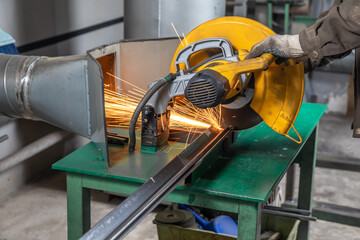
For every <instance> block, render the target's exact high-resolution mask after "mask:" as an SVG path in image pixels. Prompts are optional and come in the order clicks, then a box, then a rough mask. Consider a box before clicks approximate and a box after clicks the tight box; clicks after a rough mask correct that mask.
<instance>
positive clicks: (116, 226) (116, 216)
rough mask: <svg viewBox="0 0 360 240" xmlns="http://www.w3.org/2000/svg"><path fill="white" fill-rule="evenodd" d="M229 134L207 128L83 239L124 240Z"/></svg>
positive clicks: (226, 130)
mask: <svg viewBox="0 0 360 240" xmlns="http://www.w3.org/2000/svg"><path fill="white" fill-rule="evenodd" d="M229 133H230V130H229V129H225V130H222V131H220V130H215V129H211V128H210V129H208V130H207V131H206V132H205V133H204V134H203V135H201V136H200V137H199V138H198V139H197V140H195V141H194V142H193V143H192V144H191V145H190V146H189V147H187V148H186V149H185V150H184V151H183V152H181V153H180V154H179V155H178V156H176V157H175V158H174V159H173V160H172V161H171V162H170V163H168V164H167V165H166V166H165V167H164V168H163V169H161V170H160V171H159V172H158V173H157V174H156V175H155V176H153V177H152V178H150V180H148V181H147V182H145V183H144V184H143V185H142V186H141V187H140V188H138V190H136V191H135V192H134V193H133V194H132V195H130V196H129V197H128V198H127V199H125V201H123V202H122V203H121V204H120V205H119V206H117V207H116V208H115V209H114V210H112V211H111V212H110V213H109V214H108V215H107V216H105V217H104V218H103V219H102V220H101V221H100V222H98V223H97V224H96V225H95V226H94V227H93V228H91V229H90V230H89V231H88V232H87V233H85V235H84V236H82V237H81V238H80V239H81V240H90V239H98V240H104V239H111V240H115V239H123V238H124V237H125V236H126V235H127V234H128V233H129V232H130V231H131V230H132V229H133V228H134V227H135V226H136V225H137V224H138V223H139V222H140V221H141V220H142V219H143V218H144V217H145V216H146V215H147V214H148V213H149V212H150V211H151V210H153V209H154V208H155V207H156V206H157V205H158V204H159V203H160V202H161V201H162V200H163V199H164V198H165V197H166V196H167V195H168V194H169V193H171V191H172V190H174V189H175V187H176V186H177V185H178V184H179V183H180V182H182V181H183V180H184V179H185V178H186V177H187V176H188V175H189V174H190V173H191V172H192V171H193V170H195V168H196V167H198V166H199V165H200V163H201V161H202V159H204V158H205V157H206V156H207V155H208V154H209V153H210V152H211V150H213V149H214V148H215V147H216V146H218V144H222V143H223V139H224V138H225V137H226V136H228V134H229Z"/></svg>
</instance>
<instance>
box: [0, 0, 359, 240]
mask: <svg viewBox="0 0 360 240" xmlns="http://www.w3.org/2000/svg"><path fill="white" fill-rule="evenodd" d="M180 2H181V3H180ZM194 2H197V4H195V3H194ZM332 2H333V1H332V0H328V1H326V0H322V1H315V0H312V1H311V0H298V1H296V0H294V1H285V0H283V1H275V0H274V1H266V0H253V1H251V0H233V1H230V0H228V1H225V0H217V1H215V0H211V1H210V0H209V1H206V0H204V1H200V0H196V1H188V0H186V1H183V2H182V1H178V0H167V1H166V2H165V0H148V1H146V0H133V1H130V0H125V3H124V1H123V0H103V1H98V0H0V29H1V30H3V31H4V32H6V33H8V34H10V35H11V36H12V38H13V39H14V40H15V43H14V44H15V46H16V48H17V49H18V51H19V53H20V54H23V55H44V56H65V55H78V54H84V53H85V52H86V50H89V49H92V48H94V47H97V46H101V45H104V44H109V43H113V42H117V41H120V40H122V39H147V38H158V37H176V34H175V32H174V30H173V28H172V26H171V22H173V23H174V25H175V26H176V28H177V29H178V30H179V32H180V33H184V34H185V35H186V34H187V33H188V32H189V31H190V30H191V29H192V28H194V27H196V26H197V25H199V24H201V23H203V22H205V21H207V20H210V19H212V18H214V17H221V16H225V15H226V16H241V17H249V18H252V19H255V20H257V21H259V22H261V23H263V24H265V25H268V24H269V15H268V12H269V6H270V5H271V7H272V13H273V18H272V19H271V22H272V23H271V24H272V27H273V29H274V30H275V31H276V32H277V33H280V34H282V33H293V34H295V33H299V32H300V31H301V30H302V29H304V28H305V27H306V26H308V25H309V24H311V23H312V22H314V21H315V20H316V18H317V17H318V16H319V14H320V13H321V12H323V11H325V10H327V9H328V8H329V7H330V6H331V4H332ZM269 4H270V5H269ZM286 4H290V5H289V6H290V8H289V11H288V12H287V10H286V7H285V6H286ZM191 5H200V6H201V5H202V10H203V11H204V12H210V13H211V14H207V15H205V14H204V15H202V11H199V10H198V9H197V10H196V11H193V14H194V15H196V16H195V17H194V18H193V19H191V20H189V21H185V20H184V19H183V16H182V12H183V11H187V10H189V9H188V8H189V7H190V6H191ZM164 8H168V10H169V11H170V10H171V9H172V11H171V13H172V14H167V15H166V14H165V15H161V13H160V10H162V11H165V9H164ZM180 8H181V9H180ZM206 8H209V9H212V10H211V11H207V10H206ZM174 9H175V10H176V11H174ZM189 11H190V10H189ZM175 13H176V14H175ZM287 13H289V21H288V22H287V21H286V20H285V19H286V18H284V15H286V14H287ZM160 15H161V16H162V18H158V19H157V20H158V23H159V24H158V25H154V24H153V23H152V22H149V21H147V20H146V19H148V18H149V17H155V18H156V16H160ZM124 18H125V23H124ZM127 18H128V19H132V18H133V19H132V21H131V23H132V24H129V25H128V26H124V24H125V25H126V24H127V22H126V19H127ZM129 22H130V21H129ZM134 22H135V24H134ZM141 24H143V25H141ZM284 26H288V28H287V29H284ZM126 27H127V28H126ZM0 33H1V32H0ZM1 47H2V46H1V37H0V50H1ZM353 68H354V54H350V55H349V56H347V57H346V58H344V59H342V60H339V61H336V62H333V63H331V64H330V65H327V66H325V67H323V68H320V69H317V70H315V71H314V72H312V73H309V74H307V75H306V78H305V79H306V80H305V96H304V101H305V102H312V103H322V104H326V105H327V106H328V107H327V110H326V114H325V115H324V116H323V117H322V119H321V120H320V125H319V138H318V157H317V168H316V171H315V186H314V195H313V200H314V201H315V209H314V215H315V216H316V215H317V214H318V215H317V217H318V218H319V220H317V222H313V223H311V239H314V240H325V239H360V228H359V227H360V205H359V204H360V194H359V192H360V181H359V180H360V173H359V172H360V157H359V156H360V148H359V140H358V139H354V138H352V130H351V123H352V109H353V104H354V100H353V88H354V87H353V84H352V77H353ZM88 141H89V140H88V139H85V138H83V137H80V136H77V135H74V134H70V133H67V132H65V131H64V130H60V129H58V128H56V127H54V126H51V125H49V124H46V123H43V122H35V121H29V120H23V119H10V118H7V117H3V116H2V117H1V118H0V149H1V151H0V239H1V240H3V239H4V240H5V239H9V240H10V239H66V236H67V231H66V230H67V229H66V228H67V227H66V220H67V219H66V183H65V182H66V181H65V173H63V172H59V171H55V170H51V169H50V167H51V164H52V163H54V162H56V161H58V160H59V159H61V158H62V157H64V156H66V155H68V154H69V153H71V152H72V151H74V150H76V149H78V148H79V147H81V146H83V145H85V144H86V143H88ZM298 172H299V171H298V169H295V176H297V175H298ZM295 179H296V178H295ZM294 184H295V185H297V184H298V183H297V182H296V181H295V183H294ZM280 186H282V192H283V193H284V192H285V189H284V188H285V187H284V186H285V185H284V182H282V183H281V184H280ZM92 193H93V195H92V205H91V216H92V224H95V223H96V222H98V221H99V220H100V219H102V218H103V217H104V216H105V215H106V214H107V213H108V212H109V211H111V210H112V209H113V208H114V207H115V206H117V204H119V203H120V202H121V201H122V200H123V198H122V197H118V196H117V197H114V196H109V194H108V193H104V192H100V191H93V192H92ZM294 194H296V193H294ZM282 198H283V199H282V200H283V201H285V200H289V199H287V198H289V196H285V194H283V196H282ZM165 207H166V206H159V207H158V208H157V209H156V210H155V212H154V213H151V214H150V215H149V216H147V217H146V219H145V220H144V221H143V222H142V223H141V224H140V225H139V226H138V227H137V228H136V229H135V230H134V231H132V232H131V233H130V234H129V235H128V236H127V238H126V239H149V240H150V239H157V232H156V227H155V225H154V224H153V223H152V221H153V219H154V216H155V213H156V212H158V211H161V210H163V209H164V208H165Z"/></svg>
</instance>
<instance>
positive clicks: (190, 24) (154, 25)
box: [124, 0, 226, 39]
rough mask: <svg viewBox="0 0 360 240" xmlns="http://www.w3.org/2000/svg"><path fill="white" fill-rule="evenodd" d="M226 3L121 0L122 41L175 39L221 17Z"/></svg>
mask: <svg viewBox="0 0 360 240" xmlns="http://www.w3.org/2000/svg"><path fill="white" fill-rule="evenodd" d="M225 9H226V0H196V1H194V0H152V1H149V0H125V1H124V35H125V39H149V38H165V37H176V33H175V31H174V29H173V27H172V25H171V23H174V25H175V27H176V28H177V30H178V32H179V34H180V35H181V34H182V33H184V34H185V35H186V34H187V33H189V32H190V31H191V30H192V29H193V28H195V27H197V26H198V25H200V24H201V23H204V22H206V21H209V20H211V19H214V18H218V17H224V16H225Z"/></svg>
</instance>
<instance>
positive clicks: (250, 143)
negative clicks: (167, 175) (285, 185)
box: [53, 103, 326, 240]
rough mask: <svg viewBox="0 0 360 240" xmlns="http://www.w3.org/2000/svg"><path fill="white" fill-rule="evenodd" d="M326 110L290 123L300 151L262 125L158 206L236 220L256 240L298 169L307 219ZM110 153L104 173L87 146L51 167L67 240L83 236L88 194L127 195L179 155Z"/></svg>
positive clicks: (305, 232)
mask: <svg viewBox="0 0 360 240" xmlns="http://www.w3.org/2000/svg"><path fill="white" fill-rule="evenodd" d="M325 108H326V106H324V105H320V104H307V103H304V104H303V106H302V108H301V110H300V112H299V115H298V118H297V120H296V122H295V127H296V128H297V130H298V132H299V133H300V135H301V136H302V137H303V142H302V143H301V144H296V143H294V142H292V141H291V140H289V139H287V138H286V137H283V136H281V135H279V134H277V133H275V132H273V130H272V129H270V128H269V127H268V126H267V125H266V124H264V123H261V124H259V125H258V126H256V127H254V128H252V129H249V130H245V131H242V132H240V133H239V136H238V139H237V141H236V142H235V143H234V144H232V145H231V147H230V149H229V151H228V152H226V153H224V154H222V153H221V149H220V150H218V151H216V152H215V154H210V156H209V157H208V158H209V159H212V160H211V161H210V160H209V161H206V159H205V160H204V162H203V163H202V167H200V168H199V169H201V172H202V174H201V176H199V177H198V179H196V180H195V181H193V182H192V184H191V185H190V186H178V187H177V188H176V189H175V190H174V191H173V192H172V193H171V194H169V195H168V196H167V197H166V199H165V200H166V201H170V202H176V203H183V204H188V205H192V206H198V207H205V208H210V209H215V210H219V211H226V212H232V213H237V214H238V233H239V235H238V239H242V240H254V239H258V238H259V236H260V231H261V216H262V212H261V209H262V206H263V204H264V202H266V200H267V199H268V197H269V195H270V193H271V192H272V191H273V189H274V188H276V186H277V185H278V184H279V182H280V180H281V179H282V178H283V176H284V174H285V173H286V171H287V170H288V168H289V167H290V166H291V165H292V164H294V163H299V166H300V168H301V170H300V181H299V195H298V208H299V209H305V210H309V211H311V209H312V190H313V184H314V183H313V174H314V169H315V161H316V142H317V124H318V121H319V119H320V117H321V116H322V114H323V112H324V111H325ZM290 134H294V132H290ZM116 150H117V151H118V152H122V151H123V154H122V153H119V154H117V155H116V154H115V155H116V156H117V157H116V158H118V161H115V163H113V164H112V166H111V168H109V167H108V166H107V163H106V162H105V161H104V160H102V159H101V158H100V156H99V155H98V152H97V151H96V148H95V145H94V144H92V143H89V144H88V145H86V146H84V147H82V148H80V149H78V150H77V151H75V152H73V153H72V154H70V155H68V156H67V157H65V158H63V159H62V160H60V161H59V162H57V163H55V164H54V165H53V168H54V169H58V170H63V171H66V174H67V196H68V197H67V201H68V207H67V214H68V238H69V239H78V238H79V237H81V236H82V235H83V234H84V233H85V232H86V231H87V230H89V229H90V190H91V189H97V190H102V191H107V192H114V193H119V194H125V195H130V194H131V193H133V192H134V191H135V190H136V189H138V188H139V187H140V186H141V185H142V184H143V183H144V182H145V181H146V180H147V179H149V178H150V177H151V176H152V175H153V174H154V173H156V172H157V171H158V170H159V169H160V168H161V167H163V166H164V165H165V164H166V163H167V161H166V160H164V159H166V158H167V157H168V158H169V159H170V160H171V159H172V157H173V156H175V155H176V154H178V152H180V151H181V150H179V149H177V150H173V151H171V150H172V149H171V146H169V148H165V149H163V151H162V152H160V153H154V154H150V153H141V152H138V153H136V154H135V155H133V156H130V157H129V156H128V154H127V153H126V152H125V151H127V149H126V148H123V149H120V148H118V149H117V148H114V147H112V149H110V152H113V153H114V152H116ZM125 153H126V154H125ZM110 155H111V154H110ZM214 159H215V161H214ZM158 162H161V164H159V163H158ZM209 162H212V164H209ZM206 164H209V165H206ZM154 227H155V226H154ZM298 239H300V240H307V239H309V222H307V221H301V224H300V226H299V231H298Z"/></svg>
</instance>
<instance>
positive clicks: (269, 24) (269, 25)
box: [268, 1, 273, 29]
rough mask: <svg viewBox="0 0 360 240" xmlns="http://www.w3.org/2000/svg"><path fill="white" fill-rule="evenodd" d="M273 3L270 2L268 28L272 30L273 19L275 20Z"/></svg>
mask: <svg viewBox="0 0 360 240" xmlns="http://www.w3.org/2000/svg"><path fill="white" fill-rule="evenodd" d="M272 9H273V3H272V2H271V1H268V27H269V28H270V29H272V18H273V13H272V12H273V10H272Z"/></svg>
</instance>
